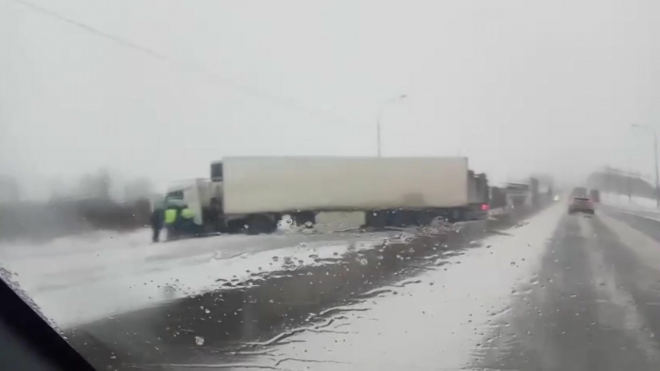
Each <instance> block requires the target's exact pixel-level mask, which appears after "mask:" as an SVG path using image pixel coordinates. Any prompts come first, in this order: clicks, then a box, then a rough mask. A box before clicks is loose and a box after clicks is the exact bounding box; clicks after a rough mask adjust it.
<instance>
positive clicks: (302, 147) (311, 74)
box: [0, 0, 660, 192]
mask: <svg viewBox="0 0 660 371" xmlns="http://www.w3.org/2000/svg"><path fill="white" fill-rule="evenodd" d="M26 1H30V4H34V5H36V6H39V7H42V8H45V9H48V10H49V11H52V12H54V13H56V14H58V15H61V16H63V17H66V18H68V19H70V20H73V21H75V22H78V23H79V24H82V25H85V26H89V27H91V28H93V29H95V30H98V31H100V32H102V33H105V34H108V35H112V36H114V37H117V38H120V39H123V40H127V41H129V42H131V43H133V44H135V45H138V46H140V47H141V48H144V49H140V48H133V47H129V46H127V45H126V44H122V43H120V42H117V41H113V40H112V39H109V38H107V37H103V36H101V35H99V34H96V33H94V32H91V31H90V30H89V29H86V28H84V27H79V26H75V25H73V24H71V23H68V22H66V21H64V20H62V19H58V18H57V17H56V16H54V15H48V14H45V13H42V12H39V11H36V10H35V9H34V8H31V7H29V6H26V5H25V4H22V2H23V0H21V1H17V0H0V50H2V57H1V58H0V172H2V173H4V174H10V175H13V176H16V177H17V178H18V179H19V181H20V182H21V184H22V185H24V186H25V187H26V188H27V189H28V190H32V191H34V192H36V190H37V189H40V187H39V185H43V184H46V183H48V182H51V181H53V179H60V180H62V179H73V178H74V177H77V176H79V175H80V174H82V173H84V172H88V171H93V170H95V169H97V168H99V167H101V166H107V167H110V168H112V169H114V170H116V171H118V172H121V173H123V174H126V175H127V176H137V175H145V176H147V177H149V178H151V179H153V180H154V181H155V182H156V183H157V184H164V183H166V182H167V181H168V180H174V179H185V178H191V177H201V176H206V175H207V173H208V165H209V162H210V161H212V160H217V159H221V158H222V157H223V156H227V155H346V156H369V155H375V154H376V130H375V123H376V117H377V113H378V111H379V110H380V109H381V107H384V106H385V105H384V103H385V102H387V101H390V100H391V99H392V98H393V97H396V96H398V95H400V94H407V95H408V98H407V99H405V100H403V101H400V102H394V103H392V104H389V105H386V108H385V109H384V110H383V120H382V123H383V153H384V155H386V156H442V155H459V154H460V155H463V156H467V157H469V161H470V163H471V166H472V168H474V169H475V170H477V171H486V172H488V173H489V175H490V177H491V179H494V180H499V181H505V180H507V179H511V178H516V177H521V176H524V175H525V174H528V173H529V172H533V171H534V172H538V171H547V172H552V173H554V174H558V175H563V176H565V177H567V178H569V179H579V178H580V177H581V176H582V175H584V174H586V173H588V172H590V171H592V170H594V169H595V168H598V167H600V166H603V165H606V164H610V165H613V166H618V167H621V168H631V169H634V170H638V171H642V172H644V173H651V171H652V166H653V164H652V153H653V152H652V140H651V136H650V134H649V133H647V132H643V131H634V130H632V129H631V128H630V124H631V123H633V122H634V123H638V124H646V125H650V126H655V127H658V128H660V125H658V123H659V121H660V104H659V103H660V88H659V87H658V86H660V49H659V45H660V39H659V38H658V35H660V1H658V0H637V1H636V0H618V1H613V0H593V1H591V0H585V1H580V0H553V1H532V0H520V1H515V0H508V1H507V0H501V1H492V0H485V1H481V0H472V1H468V0H457V1H443V0H434V1H431V0H429V1H414V0H404V1H387V0H369V1H362V0H346V1H343V0H342V1H312V0H299V1H289V0H286V1H283V0H269V1H266V0H262V1H254V0H236V1H230V0H222V1H220V0H195V1H192V0H190V1H183V0H112V1H110V0H84V1H83V0H56V1H55V0H26Z"/></svg>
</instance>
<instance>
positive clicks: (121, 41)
mask: <svg viewBox="0 0 660 371" xmlns="http://www.w3.org/2000/svg"><path fill="white" fill-rule="evenodd" d="M8 1H11V2H14V3H17V4H20V5H22V6H24V7H25V8H27V9H30V10H32V11H34V12H37V13H40V14H43V15H45V16H48V17H52V18H55V19H57V20H60V21H62V22H65V23H68V24H70V25H72V26H74V27H76V28H78V29H81V30H84V31H87V32H89V33H92V34H94V35H96V36H99V37H102V38H104V39H108V40H111V41H113V42H114V43H116V44H118V45H121V46H124V47H127V48H129V49H133V50H136V51H139V52H142V53H144V54H147V55H149V56H151V57H153V58H157V59H160V60H163V61H166V62H170V63H173V64H176V65H178V66H179V67H181V68H184V69H187V70H191V71H194V72H198V73H203V74H205V75H206V76H207V77H209V78H211V79H212V82H214V83H217V84H218V85H224V86H228V87H230V88H232V89H234V90H236V91H238V92H241V93H243V94H245V95H251V96H254V97H257V98H260V99H262V100H266V101H269V102H271V103H273V104H276V105H279V106H282V107H286V108H289V109H293V110H297V111H301V112H305V113H308V114H312V115H324V116H327V117H329V118H332V119H333V120H336V121H343V122H350V121H348V120H346V119H345V118H343V117H341V116H340V115H337V114H335V113H334V112H331V111H328V110H326V109H315V108H309V107H306V106H304V105H303V104H301V103H299V102H297V101H295V100H294V99H291V98H288V97H283V96H277V95H273V94H270V93H267V92H264V91H262V90H261V89H259V88H257V87H254V86H250V85H247V84H243V83H236V82H234V81H232V80H230V79H227V78H225V77H222V76H219V75H218V74H217V73H215V72H213V71H211V70H209V69H208V68H206V67H204V66H202V65H199V64H197V63H194V62H190V61H186V60H183V59H180V58H175V57H172V56H169V55H166V54H163V53H161V52H158V51H156V50H154V49H151V48H148V47H145V46H142V45H140V44H137V43H135V42H133V41H131V40H128V39H125V38H123V37H119V36H115V35H112V34H110V33H108V32H105V31H102V30H99V29H98V28H95V27H92V26H90V25H87V24H85V23H82V22H79V21H76V20H75V19H72V18H69V17H66V16H63V15H61V14H59V13H57V12H54V11H52V10H50V9H47V8H43V7H41V6H38V5H35V4H33V3H31V2H29V1H25V0H8Z"/></svg>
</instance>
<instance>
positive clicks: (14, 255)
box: [0, 230, 400, 327]
mask: <svg viewBox="0 0 660 371" xmlns="http://www.w3.org/2000/svg"><path fill="white" fill-rule="evenodd" d="M398 234H400V232H381V233H375V234H362V235H360V234H357V233H339V234H325V235H321V234H319V235H300V234H292V235H260V236H245V235H227V236H215V237H208V238H197V239H187V240H179V241H174V242H168V243H160V244H152V243H150V242H148V241H149V238H150V231H149V230H141V231H136V232H132V233H125V234H117V233H111V232H97V233H93V234H89V235H81V236H77V237H66V238H59V239H55V240H52V241H50V242H49V243H47V244H41V245H34V244H29V243H27V242H25V243H23V244H20V243H14V244H12V245H2V246H0V261H2V265H3V267H4V268H5V269H6V270H7V271H9V272H11V273H12V274H13V275H14V277H13V279H14V281H16V282H18V284H19V285H20V288H21V289H22V290H23V291H24V292H26V293H27V295H28V296H30V297H31V298H32V299H33V300H34V302H35V303H36V304H37V305H38V306H39V307H40V309H41V310H42V312H43V313H44V315H46V316H47V317H49V318H50V319H51V320H53V321H54V322H55V323H56V324H57V325H58V326H60V327H69V326H72V325H75V324H79V323H84V322H87V321H92V320H95V319H98V318H103V317H106V316H110V315H113V314H117V313H121V312H126V311H131V310H136V309H140V308H144V307H149V306H153V305H158V304H160V303H163V302H167V301H171V300H175V299H178V298H182V297H186V296H191V295H198V294H201V293H204V292H208V291H214V290H218V289H221V288H222V287H223V286H226V285H227V284H228V283H230V284H231V285H232V286H234V287H235V286H236V285H237V284H240V283H241V282H248V281H251V282H254V281H258V280H259V279H261V278H260V276H261V275H262V274H264V273H267V272H274V271H279V270H287V269H295V268H296V267H299V266H305V265H311V264H323V260H326V259H333V258H334V257H337V256H341V255H342V254H344V253H346V252H349V251H356V250H360V249H369V248H373V247H374V246H376V245H380V244H382V243H383V241H384V240H385V239H391V238H393V237H394V236H396V235H398Z"/></svg>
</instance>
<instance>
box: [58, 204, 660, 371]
mask: <svg viewBox="0 0 660 371" xmlns="http://www.w3.org/2000/svg"><path fill="white" fill-rule="evenodd" d="M550 209H551V210H544V211H541V212H540V213H539V215H536V216H534V215H532V216H531V218H529V220H531V224H532V226H531V227H528V226H525V222H524V220H525V218H527V217H529V216H524V217H523V216H521V217H520V218H519V219H516V220H514V221H512V222H511V223H490V224H489V225H484V224H482V225H481V226H479V227H477V228H473V230H465V231H463V232H462V233H448V234H434V235H419V234H418V235H416V236H414V237H412V238H409V239H407V240H406V241H392V242H391V243H388V244H385V245H383V246H381V247H378V248H375V249H371V250H366V251H354V252H352V253H348V254H345V255H343V256H337V257H336V258H334V259H324V260H323V261H318V262H317V263H318V264H316V265H312V266H305V267H297V268H292V269H291V270H288V271H281V272H274V273H268V274H264V275H261V276H259V275H255V277H254V279H253V280H249V281H248V282H242V283H240V285H239V284H236V283H232V282H227V283H226V287H224V288H223V290H220V291H218V292H214V293H208V294H204V295H199V296H197V297H193V298H186V299H182V300H177V301H175V302H173V303H169V304H167V305H162V306H159V307H156V308H150V309H145V310H141V311H137V312H133V313H128V314H124V315H120V316H115V317H112V318H109V319H105V320H102V321H97V322H94V323H90V324H87V325H84V326H80V327H77V328H75V329H71V330H68V332H67V335H68V337H69V340H70V342H71V343H72V344H73V345H74V346H75V347H76V348H77V349H78V350H79V351H81V352H82V354H83V355H85V356H86V357H87V358H88V359H90V361H91V362H92V363H93V364H94V365H96V366H97V367H98V368H100V369H163V370H175V369H186V370H202V369H204V370H206V369H236V370H238V369H262V368H265V369H277V370H280V369H281V370H298V369H324V370H326V369H329V370H334V369H341V370H345V369H374V370H376V369H413V368H414V369H424V370H426V369H428V370H435V369H441V370H456V369H476V370H594V371H596V370H623V369H626V370H659V369H660V222H659V221H656V220H652V219H649V218H647V217H642V216H637V215H633V214H629V213H625V212H622V211H619V210H617V209H614V208H608V207H601V208H600V209H599V210H598V212H597V215H596V216H595V217H587V216H583V215H566V214H565V212H564V210H565V209H564V206H563V205H554V206H553V207H551V208H550ZM544 215H545V216H544ZM535 218H537V221H536V225H534V220H535ZM541 218H543V219H541ZM521 221H523V222H522V223H521ZM548 221H551V222H548ZM526 228H528V230H527V233H528V234H530V235H531V236H532V237H534V238H535V239H536V240H539V241H542V242H539V246H538V254H537V255H533V254H532V255H529V252H527V254H528V255H526V256H528V261H526V262H521V267H522V266H523V265H524V266H525V267H527V268H529V274H527V273H525V274H526V275H523V276H521V277H525V279H524V280H518V281H516V282H515V284H512V285H511V287H506V288H503V289H504V290H506V293H507V295H506V298H505V299H504V300H502V302H500V303H495V304H500V305H501V306H502V308H503V309H501V310H500V309H497V310H495V306H493V305H491V304H492V303H491V302H487V301H486V299H484V298H483V297H485V296H487V295H483V297H482V295H477V296H476V298H475V297H474V295H473V292H471V291H470V289H469V288H468V287H467V286H468V285H465V291H466V292H467V294H466V295H467V296H468V297H469V298H470V300H475V302H474V304H469V305H468V306H466V303H472V302H471V301H470V302H466V301H460V302H459V301H454V300H455V299H454V298H455V297H456V298H457V297H458V296H457V294H456V292H459V294H458V295H460V291H461V290H462V289H463V285H464V284H465V283H464V282H460V281H457V282H456V281H455V282H442V281H441V280H442V279H443V277H445V276H442V275H439V273H446V272H443V271H447V267H448V266H449V269H450V272H451V269H457V268H452V267H451V266H450V265H451V264H454V267H456V265H455V264H459V263H461V262H462V263H463V265H464V266H465V267H463V268H464V269H467V271H468V272H472V273H470V274H472V275H473V278H472V279H474V280H476V281H480V282H482V281H484V280H485V281H488V280H493V281H497V279H496V277H493V275H494V274H495V275H496V274H498V273H497V272H498V269H499V271H501V272H503V273H505V272H504V271H503V269H507V270H511V269H513V268H516V269H518V268H519V266H518V265H517V264H514V263H515V262H514V261H511V264H510V265H509V261H508V260H507V261H506V263H504V264H505V265H502V266H501V267H499V268H498V267H493V268H492V270H491V271H489V272H490V273H484V272H482V271H479V268H478V266H477V265H475V268H474V271H473V270H472V268H471V267H470V266H469V264H470V262H471V259H474V260H475V261H476V259H477V257H476V256H478V253H479V250H483V252H485V251H490V255H485V256H489V257H490V256H493V255H492V254H493V252H495V255H494V256H497V248H498V246H495V245H494V246H492V247H491V245H487V244H488V243H489V242H487V241H490V240H489V239H488V238H489V237H492V236H500V237H501V241H507V240H506V239H507V238H509V237H507V236H514V235H515V234H516V233H518V232H517V230H519V231H521V232H525V230H526ZM532 228H535V229H532ZM545 231H547V236H543V235H542V234H543V233H546V232H545ZM511 238H512V239H513V237H511ZM527 240H529V241H531V240H530V239H525V238H523V239H520V238H518V241H519V242H517V243H518V244H519V245H527V243H526V242H525V241H527ZM520 241H522V243H521V242H520ZM508 248H511V246H508ZM487 249H490V250H487ZM470 251H473V252H474V251H477V254H475V255H470V254H469V253H468V252H470ZM513 251H514V254H515V249H514V250H513ZM464 254H465V255H464ZM514 256H515V255H514ZM536 256H537V257H536ZM503 258H505V259H510V258H511V257H510V256H505V257H503ZM452 259H453V263H451V264H450V263H449V261H452ZM461 259H462V260H461ZM491 259H492V258H491ZM522 260H523V261H524V260H525V259H522ZM529 260H536V261H533V262H530V261H529ZM484 261H485V260H484ZM485 262H486V264H490V263H489V262H488V261H485ZM493 262H497V261H496V260H493ZM502 267H505V268H502ZM429 272H431V273H429ZM438 272H439V273H438ZM508 273H510V272H508ZM429 274H431V275H432V276H430V277H433V278H432V280H431V281H429V279H428V277H429V276H428V275H429ZM481 274H486V275H487V276H486V277H484V276H481ZM467 279H471V278H469V277H468V278H467ZM501 282H508V281H505V280H503V281H501ZM426 283H428V285H426ZM434 283H435V286H430V285H433V284H434ZM445 284H446V285H447V287H448V286H449V285H452V288H453V289H454V291H453V292H454V293H453V294H452V293H451V292H452V291H447V292H442V291H440V292H439V291H438V289H436V288H438V286H439V285H441V286H442V287H443V288H444V287H445ZM415 286H416V287H418V288H417V289H415V290H416V291H414V293H413V291H406V289H407V288H409V287H415ZM482 286H483V284H482ZM499 289H502V288H501V287H499ZM397 291H399V293H398V295H397ZM509 292H510V294H509ZM420 293H422V294H420ZM427 294H428V295H429V296H428V299H429V300H428V301H429V302H432V301H433V300H439V301H438V303H440V304H439V305H441V306H439V307H437V310H436V312H435V313H436V314H437V316H436V317H434V318H432V316H431V317H429V316H428V314H429V313H427V312H426V311H423V310H417V308H414V310H412V311H409V312H406V311H403V310H402V309H401V308H398V309H396V308H394V305H392V307H393V309H392V310H391V311H390V312H392V311H393V312H396V311H399V312H400V316H401V317H398V316H399V314H397V313H394V314H393V315H389V316H383V315H382V314H381V315H379V314H378V313H379V312H378V310H376V309H374V307H373V306H376V305H380V306H383V305H384V306H387V305H388V304H383V303H387V302H388V301H387V300H389V299H392V297H397V296H398V298H399V299H401V297H402V296H405V295H409V296H410V297H411V298H412V297H413V295H414V296H415V299H416V302H417V303H419V302H422V303H424V305H425V303H426V301H427V300H426V299H425V297H424V295H427ZM443 295H444V296H443ZM384 297H385V299H384V300H381V299H382V298H384ZM387 297H389V299H388V298H387ZM378 300H381V301H378ZM411 300H412V299H411ZM371 302H373V305H372V307H370V306H368V305H367V306H365V305H364V304H365V303H371ZM377 303H378V304H377ZM403 303H404V307H405V303H406V302H405V301H404V302H403ZM410 303H411V304H410V305H411V306H414V305H416V304H413V302H412V301H411V302H410ZM389 305H391V304H389ZM434 305H435V304H434ZM452 305H454V306H455V307H456V306H457V308H453V309H452V308H451V306H452ZM472 306H473V307H472ZM486 306H489V307H490V308H492V311H493V312H494V313H493V314H492V315H491V316H490V318H488V319H479V318H478V316H477V314H475V317H472V313H473V312H474V313H477V312H478V310H476V309H477V307H486ZM429 307H432V306H429ZM382 309H383V308H382V307H381V309H380V310H381V312H382ZM452 310H453V311H455V310H458V311H463V312H470V314H469V316H470V317H469V318H470V319H469V320H467V321H465V322H460V323H457V324H455V326H458V330H460V331H464V332H466V333H468V332H469V333H470V334H471V335H473V336H477V337H478V338H479V339H480V340H478V341H477V342H475V343H474V344H472V345H471V343H470V342H462V340H461V338H457V337H456V333H457V331H458V330H457V328H454V327H452V329H450V328H449V327H450V325H448V324H447V322H446V321H445V322H442V321H439V320H438V318H439V317H442V316H443V315H445V313H447V314H446V316H447V318H449V319H450V320H451V318H454V317H455V318H459V317H460V316H458V315H455V314H450V313H449V312H450V311H452ZM410 313H415V314H414V315H413V316H415V318H412V320H414V321H411V314H410ZM432 313H433V312H432ZM424 316H427V317H424ZM452 316H454V317H452ZM427 319H428V321H427ZM473 319H474V321H473ZM344 321H348V322H344ZM351 321H352V322H351ZM355 321H358V322H355ZM369 321H380V322H379V324H378V325H377V326H376V330H375V332H372V335H368V334H367V331H363V330H360V329H362V328H365V326H361V325H360V326H357V325H356V323H357V324H364V323H367V322H369ZM399 322H400V323H399ZM397 325H399V327H401V326H403V331H400V332H396V331H399V329H397ZM425 325H427V326H428V327H430V328H431V329H432V330H431V331H432V332H431V333H429V332H426V331H421V328H422V327H419V328H418V329H417V330H416V329H415V327H414V326H425ZM443 326H444V327H443ZM366 328H367V329H368V328H369V327H368V326H367V327H366ZM301 331H303V332H304V334H302V335H304V336H299V335H301ZM445 333H446V334H445ZM374 334H377V335H378V336H374ZM429 334H433V338H431V336H429ZM346 336H351V337H352V340H351V339H349V340H351V341H354V342H355V344H359V346H360V347H362V348H363V349H361V350H359V349H357V348H356V349H355V352H363V353H364V354H365V355H364V356H363V358H364V359H361V360H360V362H363V363H356V361H355V359H356V358H355V355H354V354H351V357H347V356H346V355H347V354H345V353H342V352H347V351H351V350H352V349H353V348H352V347H351V346H349V347H348V348H346V346H345V345H344V347H343V348H342V347H341V345H342V342H346V338H345V337H346ZM443 336H444V337H443ZM342 337H344V338H342ZM385 339H388V340H385ZM338 341H339V342H340V343H337V342H338ZM386 341H387V343H385V342H386ZM396 341H401V342H405V346H402V347H401V352H402V353H406V352H408V353H410V352H411V351H412V350H414V349H416V348H422V349H426V348H428V347H429V344H428V343H429V342H437V345H436V346H435V347H433V346H431V347H430V348H429V349H433V350H432V351H430V352H429V351H424V357H423V359H420V358H422V357H417V359H406V354H400V355H398V356H397V357H395V358H393V359H394V360H396V362H397V363H392V362H390V361H387V359H389V358H388V357H391V353H392V352H391V351H388V350H387V349H391V348H392V342H396ZM379 342H381V343H379ZM298 343H300V344H302V345H297V344H298ZM452 343H453V347H452ZM416 344H418V345H416ZM457 344H458V345H457ZM303 345H304V347H305V348H304V350H301V349H303ZM402 345H403V344H402ZM456 346H459V348H460V347H463V348H465V347H469V348H470V349H468V350H467V351H468V353H469V355H470V357H469V359H466V360H465V362H462V361H461V362H456V361H452V362H449V361H448V359H449V358H450V357H448V356H447V354H450V353H456V352H454V350H453V349H455V348H456ZM406 347H407V348H406ZM394 349H397V348H396V347H395V348H394ZM406 349H408V351H406ZM333 351H334V353H335V354H334V358H330V359H327V358H328V352H330V353H332V352H333ZM301 353H302V355H303V356H304V357H301ZM410 356H411V357H412V355H410ZM381 357H382V358H383V359H382V360H381V359H379V358H381ZM323 358H326V359H327V360H325V361H321V359H323ZM291 361H296V362H298V363H296V362H293V363H292V362H291ZM364 362H366V363H364ZM383 362H385V364H383ZM388 362H389V363H388ZM289 363H291V364H289ZM388 367H389V368H388Z"/></svg>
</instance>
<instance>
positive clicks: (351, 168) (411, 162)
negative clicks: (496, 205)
mask: <svg viewBox="0 0 660 371" xmlns="http://www.w3.org/2000/svg"><path fill="white" fill-rule="evenodd" d="M488 194H489V192H488V180H487V178H486V175H485V174H474V173H473V172H472V171H470V170H469V169H468V161H467V159H466V158H461V157H438V158H367V157H362V158H360V157H355V158H350V157H229V158H225V159H223V161H219V162H215V163H213V164H211V178H210V179H195V180H192V181H187V182H179V183H176V184H174V185H172V186H171V187H170V188H169V190H168V192H167V195H166V201H176V202H179V203H182V204H185V205H187V207H188V208H189V209H190V210H192V211H193V214H194V218H193V221H194V223H195V224H196V225H198V226H199V230H200V231H203V232H205V233H206V232H241V231H245V232H247V233H249V234H257V233H270V232H273V231H275V230H276V228H277V223H278V221H280V220H282V218H283V217H285V216H286V217H287V218H289V220H292V221H293V222H295V223H296V224H297V225H304V224H307V225H309V224H310V223H311V224H314V223H316V221H317V220H318V219H319V218H320V219H323V220H327V219H328V217H329V216H330V217H331V216H332V214H333V213H356V215H359V218H360V219H361V221H362V225H364V226H367V227H375V228H384V227H388V226H404V225H425V224H428V223H430V222H431V221H432V220H433V219H435V218H443V219H445V220H448V221H450V222H456V221H464V220H474V219H483V218H485V217H486V215H487V212H488V207H489V206H488Z"/></svg>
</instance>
